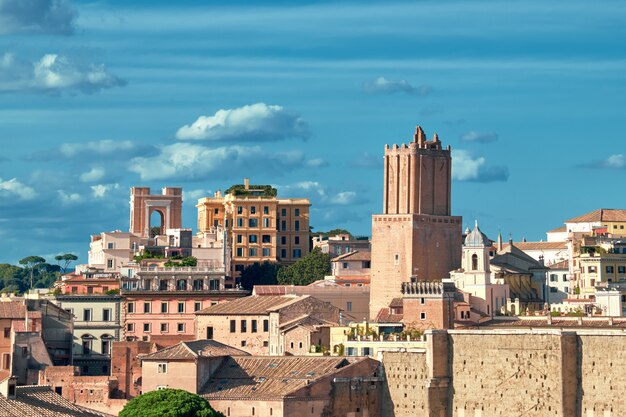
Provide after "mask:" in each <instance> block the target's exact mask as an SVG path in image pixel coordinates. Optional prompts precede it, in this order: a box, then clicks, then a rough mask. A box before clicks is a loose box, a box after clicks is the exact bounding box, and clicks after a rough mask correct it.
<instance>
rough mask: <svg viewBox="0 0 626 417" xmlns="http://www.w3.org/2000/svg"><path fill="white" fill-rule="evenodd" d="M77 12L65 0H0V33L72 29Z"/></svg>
mask: <svg viewBox="0 0 626 417" xmlns="http://www.w3.org/2000/svg"><path fill="white" fill-rule="evenodd" d="M76 16H77V13H76V11H75V10H74V9H73V8H72V7H71V6H70V4H69V2H68V1H65V0H28V1H26V0H0V34H10V33H51V34H61V35H68V34H71V33H72V32H73V31H74V20H75V19H76Z"/></svg>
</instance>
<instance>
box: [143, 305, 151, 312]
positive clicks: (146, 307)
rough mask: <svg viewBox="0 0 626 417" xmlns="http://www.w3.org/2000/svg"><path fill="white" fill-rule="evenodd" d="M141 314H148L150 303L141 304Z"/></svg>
mask: <svg viewBox="0 0 626 417" xmlns="http://www.w3.org/2000/svg"><path fill="white" fill-rule="evenodd" d="M143 312H144V313H149V312H150V303H143Z"/></svg>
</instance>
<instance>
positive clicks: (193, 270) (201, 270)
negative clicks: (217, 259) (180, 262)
mask: <svg viewBox="0 0 626 417" xmlns="http://www.w3.org/2000/svg"><path fill="white" fill-rule="evenodd" d="M139 272H141V273H154V274H163V273H166V274H176V273H179V274H206V273H214V274H215V273H225V272H226V268H225V267H224V266H223V265H215V266H171V267H156V266H152V267H150V266H142V267H141V268H139Z"/></svg>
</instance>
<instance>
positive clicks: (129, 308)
mask: <svg viewBox="0 0 626 417" xmlns="http://www.w3.org/2000/svg"><path fill="white" fill-rule="evenodd" d="M126 310H127V311H128V312H129V313H134V312H135V303H128V305H127V308H126Z"/></svg>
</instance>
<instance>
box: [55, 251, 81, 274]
mask: <svg viewBox="0 0 626 417" xmlns="http://www.w3.org/2000/svg"><path fill="white" fill-rule="evenodd" d="M54 259H55V260H56V261H57V263H58V264H59V266H61V262H63V267H62V268H63V273H64V274H65V273H66V272H67V268H68V267H69V266H70V264H71V263H72V262H74V261H75V260H77V259H78V256H76V255H74V254H73V253H66V254H63V255H57V256H55V257H54Z"/></svg>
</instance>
